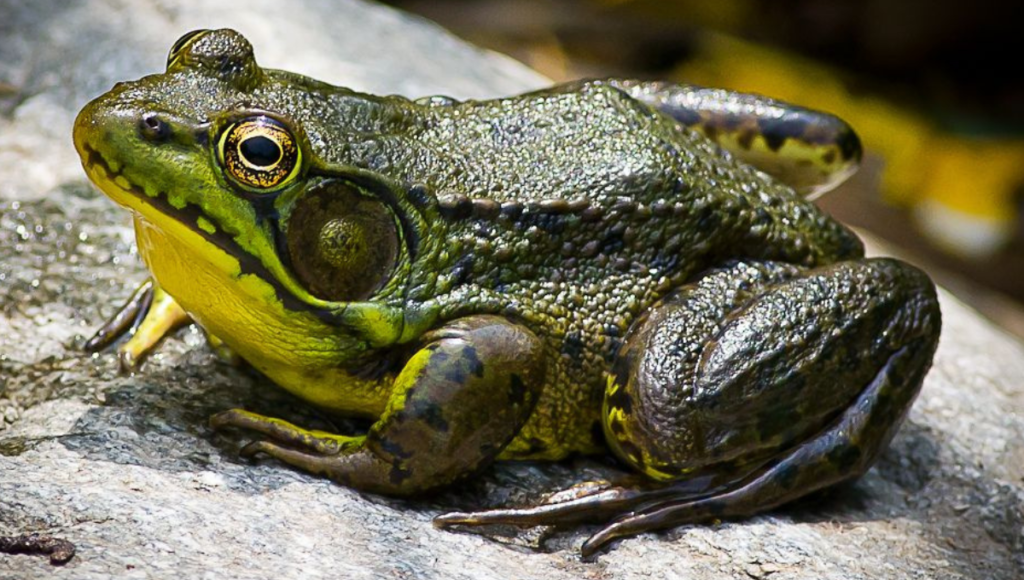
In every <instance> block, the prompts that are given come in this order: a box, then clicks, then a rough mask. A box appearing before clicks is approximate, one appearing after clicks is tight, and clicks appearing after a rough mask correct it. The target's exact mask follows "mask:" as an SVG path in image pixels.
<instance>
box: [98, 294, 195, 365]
mask: <svg viewBox="0 0 1024 580" xmlns="http://www.w3.org/2000/svg"><path fill="white" fill-rule="evenodd" d="M191 321H192V319H191V317H189V315H188V314H187V313H186V312H185V311H184V310H182V308H181V306H178V303H177V302H175V301H174V299H173V298H171V297H170V295H169V294H167V293H166V292H164V291H163V290H162V289H161V288H160V287H159V286H158V285H157V284H156V283H155V282H154V281H153V279H152V278H149V279H147V280H146V281H145V282H143V283H142V284H140V285H139V287H138V288H136V289H135V292H134V293H132V295H131V297H130V298H129V299H128V301H127V302H125V304H124V305H123V306H122V307H121V308H120V309H119V310H118V311H117V313H116V314H114V316H112V317H111V318H110V320H108V321H107V322H106V323H104V325H103V326H102V327H100V329H99V330H97V331H96V334H94V335H93V336H92V338H90V339H89V340H87V341H86V342H85V345H83V349H84V350H86V351H87V352H98V351H100V350H103V349H104V348H106V347H108V346H110V345H111V344H113V343H114V342H115V341H117V339H119V338H121V337H122V336H124V335H125V334H130V335H131V338H130V339H128V340H127V341H126V342H125V343H124V344H122V345H121V346H120V347H118V349H117V359H118V362H119V363H120V366H121V370H122V372H129V371H132V370H134V369H135V367H136V366H138V364H139V362H141V361H142V359H143V358H145V356H146V355H148V354H149V353H150V352H152V351H153V349H154V348H156V345H157V344H158V343H159V342H160V340H161V339H163V337H164V336H167V335H168V334H170V333H172V332H174V331H175V330H177V329H178V328H181V327H182V326H184V325H186V324H188V323H190V322H191Z"/></svg>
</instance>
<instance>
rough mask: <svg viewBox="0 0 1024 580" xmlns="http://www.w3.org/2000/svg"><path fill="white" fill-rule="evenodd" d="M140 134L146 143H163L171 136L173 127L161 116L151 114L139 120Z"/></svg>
mask: <svg viewBox="0 0 1024 580" xmlns="http://www.w3.org/2000/svg"><path fill="white" fill-rule="evenodd" d="M139 134H141V135H142V138H143V139H145V140H146V141H150V142H153V143H161V142H163V141H166V140H167V139H168V138H169V137H170V136H171V126H170V124H169V123H167V121H164V120H163V119H161V118H160V117H159V115H155V114H152V113H149V114H146V115H143V116H142V118H141V119H140V120H139Z"/></svg>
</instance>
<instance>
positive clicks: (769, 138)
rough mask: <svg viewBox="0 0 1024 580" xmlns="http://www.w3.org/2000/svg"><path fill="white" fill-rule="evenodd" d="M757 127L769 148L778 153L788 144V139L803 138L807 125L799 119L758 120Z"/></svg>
mask: <svg viewBox="0 0 1024 580" xmlns="http://www.w3.org/2000/svg"><path fill="white" fill-rule="evenodd" d="M757 127H758V128H759V129H760V130H761V134H762V135H764V139H765V142H767V143H768V148H769V149H771V150H772V151H778V150H779V149H781V148H782V145H783V144H784V143H785V142H786V139H800V137H801V136H803V134H804V131H805V129H806V128H807V123H806V122H804V121H801V120H799V119H787V118H782V119H768V118H764V119H758V120H757Z"/></svg>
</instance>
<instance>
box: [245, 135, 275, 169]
mask: <svg viewBox="0 0 1024 580" xmlns="http://www.w3.org/2000/svg"><path fill="white" fill-rule="evenodd" d="M240 150H241V152H242V155H244V156H245V159H246V160H247V161H248V162H249V163H252V164H253V165H255V166H257V167H266V166H268V165H273V164H274V163H277V160H278V159H280V158H281V147H280V146H278V144H277V143H275V142H274V141H273V140H272V139H268V138H267V137H264V136H263V135H257V136H255V137H250V138H248V139H246V140H245V141H242V146H241V149H240Z"/></svg>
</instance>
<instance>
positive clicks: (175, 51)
mask: <svg viewBox="0 0 1024 580" xmlns="http://www.w3.org/2000/svg"><path fill="white" fill-rule="evenodd" d="M207 32H209V30H206V29H204V28H200V29H199V30H193V31H192V32H186V33H185V34H183V35H182V37H181V38H179V39H178V40H177V41H175V43H174V46H172V47H171V52H169V53H167V68H170V67H171V64H173V63H174V60H175V59H176V58H178V55H180V54H181V51H182V50H184V49H185V47H186V46H188V45H189V43H190V42H192V41H193V40H195V39H196V38H198V37H199V36H202V35H203V34H206V33H207Z"/></svg>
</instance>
